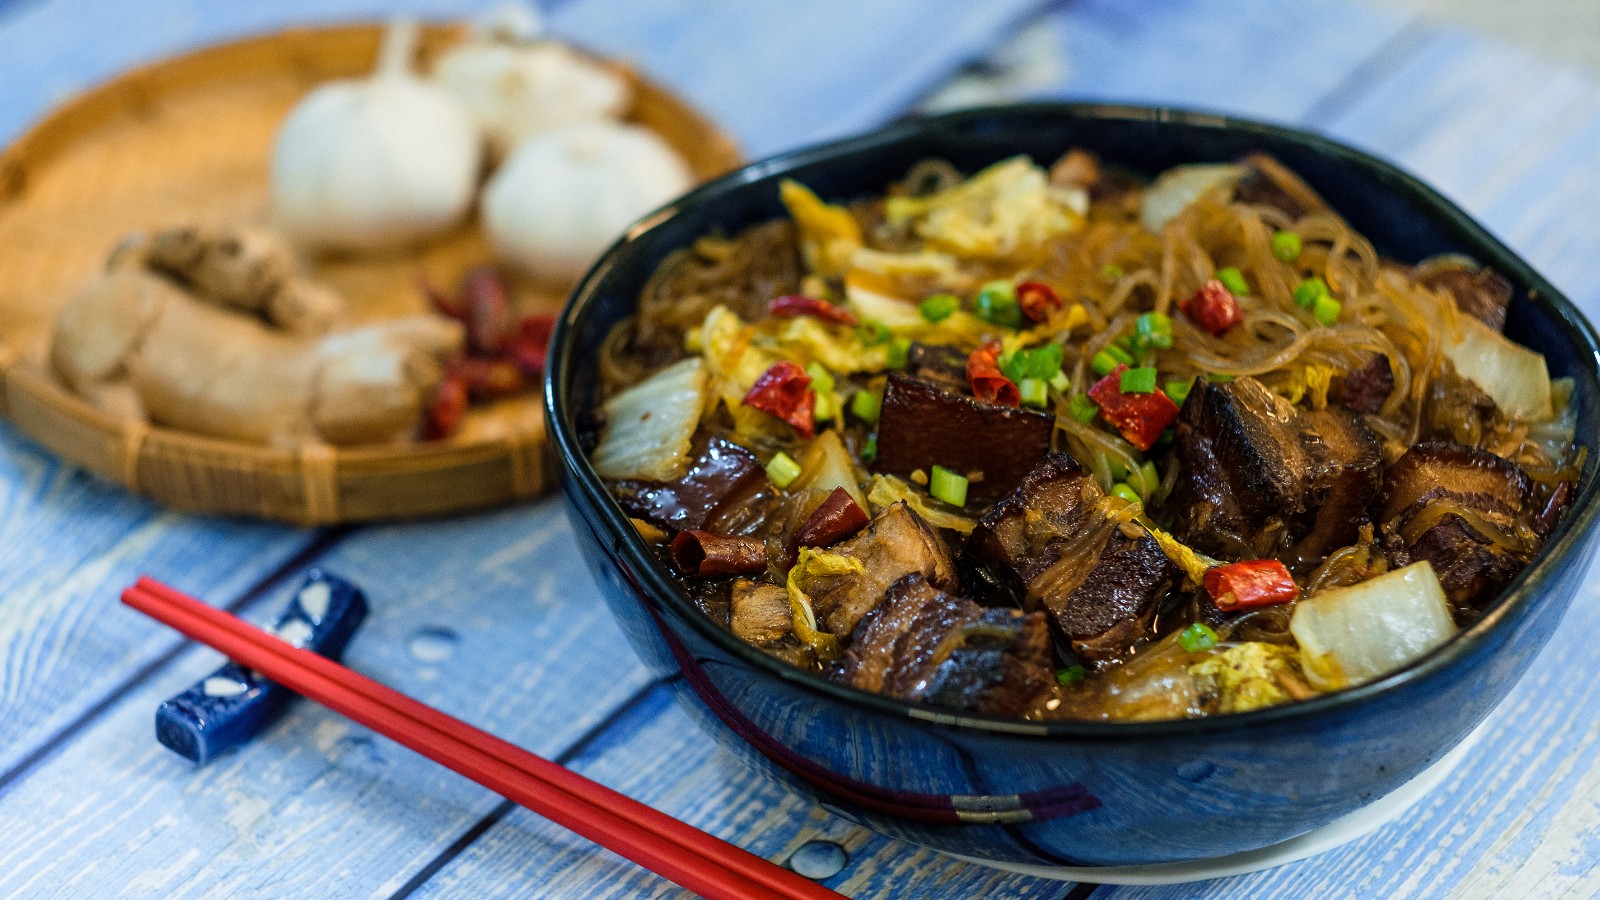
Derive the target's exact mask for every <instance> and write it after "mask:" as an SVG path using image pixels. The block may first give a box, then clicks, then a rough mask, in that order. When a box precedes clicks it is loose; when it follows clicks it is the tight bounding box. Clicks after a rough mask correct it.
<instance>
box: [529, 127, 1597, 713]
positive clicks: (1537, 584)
mask: <svg viewBox="0 0 1600 900" xmlns="http://www.w3.org/2000/svg"><path fill="white" fill-rule="evenodd" d="M994 117H1020V118H1029V117H1052V118H1059V119H1062V120H1074V119H1076V120H1084V119H1089V120H1124V121H1133V122H1146V123H1150V124H1157V125H1159V124H1164V123H1174V124H1180V125H1186V126H1197V127H1201V128H1210V129H1217V130H1226V131H1236V132H1242V133H1244V134H1246V135H1257V136H1261V137H1265V138H1271V139H1273V140H1277V141H1288V142H1291V143H1297V144H1300V145H1302V146H1305V147H1306V148H1307V149H1310V150H1314V151H1316V152H1319V153H1321V154H1324V155H1327V156H1329V157H1332V158H1333V159H1334V160H1335V161H1336V162H1337V163H1339V164H1343V165H1353V166H1357V167H1360V168H1365V169H1368V170H1371V171H1373V172H1374V173H1375V174H1377V175H1378V176H1379V177H1380V178H1381V179H1384V180H1391V181H1393V182H1394V183H1396V184H1397V185H1398V186H1400V187H1402V188H1404V189H1405V190H1407V191H1409V192H1411V193H1412V194H1413V195H1414V196H1415V197H1417V199H1419V200H1420V201H1422V202H1423V203H1424V204H1425V205H1427V206H1429V207H1431V208H1432V211H1433V213H1434V215H1436V216H1437V217H1439V218H1440V219H1442V220H1444V221H1445V223H1446V224H1448V225H1449V226H1451V227H1452V228H1453V229H1455V230H1456V231H1457V232H1459V233H1461V234H1462V235H1464V236H1465V237H1467V238H1468V239H1470V241H1471V242H1473V243H1475V244H1477V245H1478V247H1479V248H1480V249H1481V250H1482V251H1487V254H1486V255H1487V256H1489V257H1493V258H1492V259H1488V260H1480V261H1483V262H1486V263H1491V264H1493V265H1494V266H1495V267H1496V268H1497V269H1499V270H1500V271H1501V272H1502V273H1503V274H1505V275H1507V276H1508V277H1510V278H1512V279H1513V280H1514V281H1517V282H1520V283H1522V284H1524V285H1526V286H1527V288H1528V291H1527V292H1528V294H1529V295H1530V296H1529V302H1532V303H1536V304H1539V305H1542V306H1544V307H1545V309H1546V311H1547V312H1549V313H1551V314H1553V316H1554V318H1555V319H1556V321H1557V324H1558V325H1559V328H1560V332H1561V337H1562V338H1563V339H1565V340H1567V341H1568V342H1570V343H1571V344H1572V345H1573V346H1574V347H1576V348H1578V349H1580V350H1581V351H1586V352H1587V363H1588V366H1587V369H1588V373H1589V374H1590V375H1592V376H1593V377H1595V378H1596V379H1597V380H1600V335H1597V334H1596V331H1595V328H1594V326H1593V325H1592V324H1591V323H1590V322H1589V321H1588V319H1587V318H1585V316H1584V315H1583V313H1582V312H1581V311H1580V310H1579V309H1578V308H1577V306H1576V305H1574V304H1573V303H1572V301H1570V300H1569V299H1567V297H1566V296H1565V295H1564V294H1562V293H1561V292H1560V291H1559V290H1557V289H1556V288H1555V287H1554V286H1553V285H1552V284H1550V282H1549V281H1547V280H1546V279H1545V278H1544V277H1543V276H1541V275H1540V274H1539V273H1538V272H1536V271H1534V269H1533V268H1532V266H1530V265H1529V264H1528V263H1527V262H1526V261H1524V260H1523V259H1522V258H1521V257H1520V256H1519V255H1518V254H1517V253H1515V252H1514V251H1512V250H1511V249H1510V248H1509V247H1507V246H1505V244H1503V243H1502V242H1501V241H1500V240H1498V239H1497V238H1495V237H1494V236H1493V235H1492V234H1490V233H1489V231H1488V230H1487V229H1486V228H1484V227H1483V226H1482V225H1480V224H1479V223H1478V222H1477V221H1476V220H1474V219H1473V218H1472V217H1471V216H1469V215H1468V214H1467V213H1466V212H1465V211H1464V210H1462V209H1461V208H1460V207H1459V206H1457V205H1456V204H1455V203H1454V202H1452V201H1450V200H1449V199H1447V198H1446V197H1444V196H1443V195H1442V194H1440V193H1439V192H1438V191H1437V190H1435V189H1433V188H1432V187H1430V186H1428V185H1427V184H1426V183H1424V182H1423V181H1421V180H1420V179H1418V178H1417V177H1416V176H1414V175H1411V174H1410V173H1408V172H1406V171H1404V170H1402V169H1400V168H1399V167H1398V166H1396V165H1394V164H1393V163H1390V162H1387V161H1385V160H1383V159H1380V158H1378V157H1377V156H1374V155H1372V154H1369V153H1366V152H1364V151H1362V150H1358V149H1356V148H1354V147H1351V146H1349V145H1346V144H1343V143H1340V142H1338V141H1335V140H1333V139H1331V138H1329V137H1327V136H1325V135H1322V134H1320V133H1317V132H1314V131H1310V130H1306V129H1301V128H1295V127H1291V126H1287V125H1279V124H1273V123H1268V122H1262V121H1259V120H1254V119H1249V118H1242V117H1237V116H1233V115H1228V114H1221V113H1215V112H1208V111H1203V110H1194V109H1184V108H1176V107H1166V106H1147V105H1140V104H1120V103H1078V102H1048V101H1045V102H1027V103H1009V104H998V105H987V106H980V107H971V108H967V109H962V110H959V111H956V112H949V113H943V114H937V115H930V116H919V117H914V118H909V119H905V120H902V121H899V122H896V123H893V124H890V125H887V126H885V127H883V128H879V129H876V130H873V131H870V132H866V133H863V134H858V135H854V136H851V137H846V138H842V139H839V140H835V141H829V142H825V143H820V144H814V145H810V146H805V147H800V148H797V149H794V150H789V151H785V152H782V153H778V154H776V155H773V156H769V157H767V158H765V159H761V160H757V161H755V162H751V163H748V164H746V165H744V166H741V167H740V168H738V169H735V170H733V171H732V172H729V173H727V174H725V175H723V176H722V177H720V178H717V179H715V180H713V181H710V182H707V183H706V184H704V185H702V186H700V187H698V188H696V189H694V190H692V191H690V192H689V193H687V194H684V195H683V196H681V197H679V198H677V199H676V200H674V201H672V202H670V203H668V204H666V205H665V206H663V207H661V208H659V209H657V210H655V211H654V212H652V213H650V214H648V215H646V216H645V217H643V218H642V219H640V220H639V221H638V222H636V223H635V224H634V225H633V226H631V227H630V228H629V229H628V230H627V231H626V232H625V233H624V234H623V236H622V237H620V238H619V239H618V240H616V241H615V242H614V243H613V244H612V245H611V246H610V247H608V248H607V249H606V251H605V253H604V254H602V255H601V256H600V258H599V259H598V260H597V261H596V262H595V263H594V264H593V265H592V266H591V267H590V269H589V271H588V272H586V273H585V274H584V276H583V278H582V279H581V280H580V281H579V282H578V284H577V285H576V286H575V287H574V289H573V291H572V294H571V295H570V296H569V297H568V300H567V303H566V305H565V307H564V308H563V309H562V312H561V315H560V316H559V317H558V319H557V321H556V326H555V330H554V332H553V334H552V336H551V344H550V354H549V361H550V363H549V365H548V366H547V368H546V374H545V385H544V392H545V398H544V399H545V412H546V420H547V422H548V423H549V428H550V432H551V437H552V439H553V441H554V444H555V446H556V448H557V450H558V453H557V457H558V459H559V460H560V466H561V474H562V476H563V477H562V486H563V490H567V491H573V490H576V491H580V492H581V493H582V496H583V497H584V499H586V500H587V501H588V504H589V505H590V506H592V507H593V509H594V510H595V512H596V513H598V515H599V516H600V518H601V520H602V521H603V522H604V524H605V527H606V529H607V530H608V531H609V532H611V533H612V535H613V536H616V535H618V534H620V535H622V538H621V540H620V541H618V542H616V543H614V544H613V551H614V552H615V553H616V554H620V555H622V556H625V557H627V558H628V561H629V562H630V563H631V566H632V568H633V570H634V573H635V574H636V576H637V577H638V578H639V583H638V584H636V585H635V588H636V589H638V590H644V591H648V592H649V593H650V594H651V595H652V596H653V597H654V598H655V599H657V600H659V601H660V602H662V603H664V604H665V605H666V606H667V607H668V608H670V609H671V610H672V612H673V613H674V614H675V615H677V616H678V617H679V618H682V619H685V620H687V621H688V622H689V624H690V627H691V628H694V629H696V630H697V631H698V632H699V633H700V635H701V637H703V638H705V639H707V640H709V641H711V642H712V643H713V644H714V645H716V646H717V647H718V648H719V649H721V650H722V651H724V652H727V653H731V654H733V655H734V656H736V657H738V658H739V659H742V660H743V661H745V662H746V663H748V664H750V665H753V666H756V667H757V668H758V669H760V670H762V671H763V672H764V673H765V674H767V675H769V676H771V677H774V678H778V679H781V680H783V681H786V682H789V683H791V684H792V685H794V686H795V687H797V688H800V689H802V690H806V691H810V692H815V693H820V694H822V695H824V696H825V697H827V698H828V699H829V700H832V701H836V702H841V703H845V704H848V705H850V706H853V707H857V708H862V709H865V710H868V711H871V712H873V713H878V714H887V715H890V716H893V717H895V718H901V719H911V720H917V721H922V722H929V723H934V724H938V725H944V726H950V727H953V728H957V729H965V730H974V731H980V732H988V733H999V734H1006V735H1016V736H1023V737H1037V738H1046V739H1053V738H1071V739H1075V740H1126V739H1139V738H1155V737H1167V736H1178V735H1196V734H1214V733H1217V732H1230V731H1241V730H1248V729H1255V728H1260V727H1264V726H1268V725H1274V724H1278V723H1285V722H1294V723H1299V722H1300V721H1302V720H1306V719H1315V718H1317V717H1321V716H1325V715H1326V714H1328V713H1330V712H1332V711H1335V710H1341V711H1342V710H1346V709H1348V708H1350V707H1354V706H1359V705H1363V704H1366V703H1369V702H1372V701H1374V700H1376V699H1377V698H1380V697H1382V696H1385V695H1388V694H1392V693H1394V692H1396V691H1397V690H1399V689H1400V688H1402V687H1403V686H1406V685H1409V684H1412V683H1414V682H1418V681H1421V680H1424V679H1427V678H1430V677H1432V676H1434V675H1435V674H1437V673H1439V672H1441V671H1443V670H1445V669H1447V668H1449V667H1450V666H1452V665H1453V664H1455V663H1456V662H1458V661H1459V660H1461V659H1462V658H1464V657H1466V656H1469V655H1471V654H1472V653H1473V652H1474V651H1475V650H1476V649H1477V648H1479V647H1480V646H1482V645H1484V644H1485V643H1486V642H1487V641H1489V639H1490V638H1491V636H1492V635H1494V634H1495V633H1496V632H1498V631H1500V630H1501V629H1502V628H1503V627H1509V625H1508V623H1509V622H1510V621H1511V620H1513V619H1515V618H1517V617H1518V616H1517V615H1516V614H1520V613H1522V612H1524V611H1525V609H1526V608H1527V607H1529V606H1530V605H1531V604H1533V603H1535V602H1537V601H1538V600H1540V599H1542V598H1543V597H1544V594H1545V592H1544V590H1543V588H1544V587H1545V585H1546V583H1547V582H1548V581H1549V580H1550V579H1551V578H1552V577H1553V576H1554V575H1555V574H1556V572H1557V570H1558V569H1560V568H1561V566H1560V563H1561V561H1562V560H1563V559H1564V558H1565V557H1567V556H1568V555H1569V554H1571V553H1573V552H1576V551H1579V550H1581V548H1582V545H1583V544H1584V543H1585V542H1586V541H1588V540H1590V539H1592V535H1591V534H1590V533H1591V532H1592V531H1593V530H1594V526H1595V520H1596V518H1597V516H1600V502H1597V501H1600V478H1597V477H1596V471H1595V470H1596V467H1597V465H1600V462H1597V459H1596V454H1594V453H1590V454H1589V459H1588V460H1587V461H1586V463H1585V465H1584V471H1583V472H1582V473H1580V476H1579V484H1580V488H1579V491H1578V495H1577V497H1576V498H1575V499H1574V500H1573V503H1572V506H1571V507H1570V508H1569V510H1568V512H1567V514H1566V515H1565V516H1564V517H1563V519H1562V521H1561V523H1560V524H1559V525H1558V526H1557V529H1556V532H1555V533H1554V534H1552V535H1551V536H1550V538H1549V539H1547V540H1546V542H1545V545H1544V547H1543V548H1542V549H1541V551H1540V553H1539V555H1538V556H1536V557H1535V558H1534V560H1533V561H1532V562H1531V563H1529V564H1528V565H1527V566H1526V567H1525V568H1524V569H1523V570H1522V572H1520V573H1519V574H1518V576H1517V577H1516V578H1515V579H1514V580H1513V581H1512V582H1511V584H1509V585H1508V586H1507V587H1506V588H1505V589H1504V590H1502V591H1501V593H1500V595H1499V596H1498V597H1497V598H1495V600H1494V601H1493V602H1492V603H1491V604H1490V605H1489V606H1488V607H1486V608H1485V611H1484V614H1483V616H1482V617H1480V618H1479V619H1478V621H1476V622H1474V623H1473V624H1472V625H1470V626H1468V627H1467V628H1465V629H1463V630H1462V631H1460V632H1459V633H1458V634H1456V635H1455V636H1454V637H1453V638H1451V639H1450V640H1448V641H1446V642H1445V643H1444V644H1441V645H1440V646H1439V647H1437V648H1435V649H1434V650H1432V651H1431V652H1429V653H1428V654H1426V655H1425V656H1423V657H1421V658H1420V659H1418V660H1416V661H1414V662H1412V663H1411V664H1410V665H1407V666H1404V667H1402V668H1400V669H1397V670H1395V671H1393V672H1390V673H1388V674H1386V675H1384V676H1382V677H1379V678H1376V679H1373V680H1372V681H1368V682H1364V683H1362V684H1360V685H1356V686H1354V687H1350V688H1345V689H1342V690H1338V691H1332V692H1329V693H1326V694H1319V695H1317V696H1316V697H1313V698H1311V699H1309V700H1302V701H1299V702H1296V703H1288V704H1284V705H1281V706H1273V707H1267V708H1263V709H1257V710H1252V711H1249V712H1241V713H1218V714H1213V715H1209V716H1201V717H1198V718H1191V719H1159V720H1151V721H1107V720H1082V719H1050V720H1038V721H1035V720H1024V719H1016V718H1002V717H998V716H985V715H976V714H968V713H956V712H951V711H948V710H943V709H940V708H937V707H933V706H929V705H926V704H922V703H915V702H911V701H907V700H900V699H897V698H894V697H888V696H884V695H882V694H874V693H869V692H867V691H863V690H860V689H858V688H853V687H849V686H846V685H841V684H837V683H835V682H832V681H828V680H827V679H825V678H823V677H821V676H819V675H815V674H813V673H811V672H809V671H807V670H803V669H799V668H796V667H794V666H791V665H789V664H788V663H785V662H783V661H781V660H779V659H776V658H774V657H772V656H769V655H767V654H765V653H762V652H761V651H760V650H759V649H757V648H755V647H753V646H751V645H749V644H746V643H745V642H744V641H741V640H739V638H738V637H736V636H735V635H734V634H733V633H732V632H731V631H728V630H727V629H725V628H722V627H720V626H719V625H717V624H716V623H715V622H713V621H712V620H711V619H710V618H709V617H708V616H706V615H705V614H704V613H702V612H701V611H700V610H699V609H698V608H697V607H696V606H695V605H694V603H693V601H692V600H691V599H690V598H689V596H688V594H687V593H686V592H685V591H684V590H683V589H682V588H681V587H679V586H678V584H677V582H676V581H675V580H674V579H673V578H672V576H671V575H670V573H669V572H668V571H667V569H666V566H665V565H664V564H662V563H661V562H660V561H659V559H658V558H657V557H656V555H655V554H654V553H653V552H651V550H650V548H649V546H648V545H647V544H646V543H645V542H644V539H643V538H642V537H640V536H639V534H638V532H637V531H636V529H634V528H633V526H632V524H631V523H630V522H629V519H628V516H627V514H626V513H625V512H624V511H623V510H622V508H621V506H620V505H619V504H618V503H617V502H616V500H615V499H614V498H613V497H612V496H611V494H610V492H609V491H607V490H606V489H605V486H604V484H603V483H602V481H601V479H600V477H599V476H598V475H597V474H596V473H595V472H594V469H593V468H592V467H591V466H590V465H589V460H588V457H587V455H586V454H585V453H584V452H583V449H582V446H581V444H580V442H579V441H578V431H577V428H576V427H575V423H574V421H573V415H572V411H571V410H570V409H568V408H567V404H566V402H565V396H566V394H567V391H568V385H569V382H570V380H571V371H572V367H573V365H574V360H573V356H574V352H573V351H574V344H575V342H576V335H577V325H578V323H579V321H580V320H581V319H583V317H584V314H585V312H586V311H587V309H588V308H589V307H590V306H591V305H592V304H593V302H594V301H595V298H596V296H597V293H598V287H599V285H600V284H601V283H602V282H603V281H604V280H605V279H606V276H607V275H608V274H609V273H610V272H611V271H612V270H613V269H614V268H615V266H616V263H617V258H618V256H619V254H620V253H621V251H623V250H624V249H625V248H627V247H629V246H630V245H632V244H633V243H635V242H637V241H638V240H640V239H641V238H642V237H643V236H644V235H646V234H647V233H649V232H650V231H651V230H653V229H654V228H656V227H658V226H660V225H662V224H664V223H665V222H667V221H669V220H670V219H671V218H673V217H674V216H676V215H677V214H679V213H680V212H681V211H683V210H685V209H687V208H690V207H695V206H699V205H702V204H705V203H708V202H715V201H716V200H717V199H718V198H720V197H722V196H724V195H726V194H729V193H732V192H736V191H738V190H740V189H741V188H743V187H744V186H745V185H747V184H749V183H751V182H755V181H758V180H762V179H765V178H768V177H771V176H774V175H780V174H782V173H784V172H786V171H792V170H794V169H797V168H800V167H803V166H807V165H811V164H816V163H825V162H828V161H831V160H838V159H842V158H848V157H852V156H855V155H858V154H862V153H867V154H870V153H871V152H873V151H874V150H876V149H879V148H881V147H884V146H887V145H893V144H895V143H898V142H900V141H903V140H906V139H910V138H914V137H916V136H918V135H921V134H924V133H927V132H929V131H931V130H937V129H941V128H950V127H952V126H955V127H956V128H960V126H962V125H963V124H965V123H968V122H972V121H976V120H982V119H986V118H994ZM1479 255H1484V254H1479ZM1580 356H1581V354H1580ZM1585 481H1586V482H1587V483H1585ZM613 564H614V563H613ZM639 599H640V600H641V602H643V600H642V598H639Z"/></svg>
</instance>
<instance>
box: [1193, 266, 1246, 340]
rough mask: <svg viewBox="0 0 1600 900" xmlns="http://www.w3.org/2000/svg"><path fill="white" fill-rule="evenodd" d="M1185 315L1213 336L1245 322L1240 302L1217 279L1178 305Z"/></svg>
mask: <svg viewBox="0 0 1600 900" xmlns="http://www.w3.org/2000/svg"><path fill="white" fill-rule="evenodd" d="M1178 308H1179V309H1181V310H1183V314H1184V315H1186V316H1188V317H1189V318H1190V320H1191V321H1193V322H1194V323H1195V324H1196V325H1199V326H1200V327H1201V328H1204V329H1205V330H1206V331H1209V332H1211V333H1212V334H1218V335H1220V334H1223V333H1224V332H1226V331H1227V330H1228V329H1229V328H1232V327H1233V326H1235V325H1237V324H1239V323H1240V322H1243V321H1244V313H1243V312H1241V311H1240V309H1239V300H1238V298H1237V297H1235V296H1233V292H1232V291H1230V290H1228V288H1227V287H1226V286H1225V285H1224V284H1223V283H1222V282H1220V281H1218V280H1217V279H1215V278H1213V279H1211V280H1210V281H1207V282H1206V283H1205V284H1202V285H1201V286H1200V290H1198V291H1195V292H1194V296H1193V297H1190V298H1189V299H1188V300H1185V301H1184V302H1182V303H1180V304H1178Z"/></svg>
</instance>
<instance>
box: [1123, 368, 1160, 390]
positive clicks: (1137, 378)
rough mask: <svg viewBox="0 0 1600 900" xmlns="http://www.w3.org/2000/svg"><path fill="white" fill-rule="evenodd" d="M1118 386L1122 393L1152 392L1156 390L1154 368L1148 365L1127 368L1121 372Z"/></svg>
mask: <svg viewBox="0 0 1600 900" xmlns="http://www.w3.org/2000/svg"><path fill="white" fill-rule="evenodd" d="M1119 386H1120V387H1121V388H1122V392H1123V393H1124V394H1153V393H1155V390H1156V370H1155V369H1153V368H1150V367H1148V366H1141V367H1139V368H1137V369H1128V370H1126V371H1124V372H1123V373H1122V380H1121V382H1120V385H1119Z"/></svg>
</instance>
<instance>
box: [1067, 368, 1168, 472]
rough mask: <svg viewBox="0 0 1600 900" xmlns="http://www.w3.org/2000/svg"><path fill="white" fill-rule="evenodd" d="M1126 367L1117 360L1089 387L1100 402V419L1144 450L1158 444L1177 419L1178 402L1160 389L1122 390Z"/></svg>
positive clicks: (1095, 398)
mask: <svg viewBox="0 0 1600 900" xmlns="http://www.w3.org/2000/svg"><path fill="white" fill-rule="evenodd" d="M1127 370H1128V367H1127V366H1125V365H1122V364H1121V363H1118V364H1117V367H1116V368H1115V369H1112V370H1111V371H1110V372H1108V373H1106V376H1105V377H1104V378H1102V379H1100V380H1099V381H1097V382H1095V384H1094V387H1091V388H1089V397H1090V398H1091V399H1092V400H1094V402H1095V403H1097V404H1099V406H1100V416H1101V418H1104V419H1105V420H1106V421H1107V422H1110V423H1111V425H1112V426H1113V427H1114V428H1116V429H1117V431H1119V432H1121V433H1122V436H1123V437H1125V438H1127V439H1128V443H1130V444H1132V445H1133V446H1135V447H1137V448H1138V449H1139V450H1140V452H1143V451H1145V450H1149V449H1150V448H1151V447H1153V446H1155V443H1156V441H1157V440H1160V438H1161V432H1163V431H1166V430H1167V426H1168V425H1171V424H1172V423H1173V421H1174V420H1176V419H1177V418H1178V404H1176V403H1173V402H1172V398H1171V397H1168V396H1167V395H1166V394H1164V393H1162V392H1161V390H1160V389H1159V388H1158V389H1156V390H1154V391H1151V392H1149V393H1143V392H1136V393H1123V391H1122V373H1123V372H1126V371H1127Z"/></svg>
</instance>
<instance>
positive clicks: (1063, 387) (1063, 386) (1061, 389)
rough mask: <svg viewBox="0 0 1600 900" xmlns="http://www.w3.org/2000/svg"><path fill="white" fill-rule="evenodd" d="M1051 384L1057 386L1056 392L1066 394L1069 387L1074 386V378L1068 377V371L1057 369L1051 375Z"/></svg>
mask: <svg viewBox="0 0 1600 900" xmlns="http://www.w3.org/2000/svg"><path fill="white" fill-rule="evenodd" d="M1050 386H1051V387H1053V388H1055V390H1056V393H1058V394H1065V393H1066V392H1067V388H1069V387H1072V379H1070V378H1068V377H1067V373H1065V372H1063V371H1061V370H1060V369H1056V373H1055V374H1054V375H1051V376H1050Z"/></svg>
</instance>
